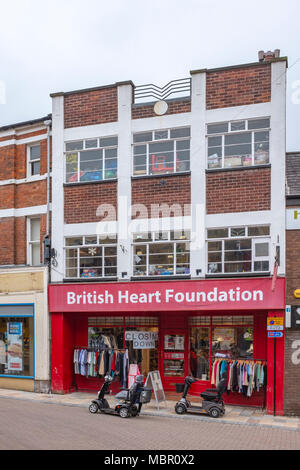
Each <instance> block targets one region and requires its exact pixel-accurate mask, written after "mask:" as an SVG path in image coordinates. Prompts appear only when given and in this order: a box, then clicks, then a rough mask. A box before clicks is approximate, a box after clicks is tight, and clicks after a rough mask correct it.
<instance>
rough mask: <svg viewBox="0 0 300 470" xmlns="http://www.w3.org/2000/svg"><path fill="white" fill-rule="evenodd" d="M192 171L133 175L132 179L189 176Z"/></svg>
mask: <svg viewBox="0 0 300 470" xmlns="http://www.w3.org/2000/svg"><path fill="white" fill-rule="evenodd" d="M190 174H191V172H190V171H180V172H179V171H178V172H177V173H164V174H161V175H137V176H131V179H132V180H139V179H151V178H169V177H171V176H188V175H190Z"/></svg>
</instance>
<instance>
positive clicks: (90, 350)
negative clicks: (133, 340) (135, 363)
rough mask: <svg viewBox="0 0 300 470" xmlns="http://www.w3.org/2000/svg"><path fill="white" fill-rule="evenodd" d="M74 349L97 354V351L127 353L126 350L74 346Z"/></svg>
mask: <svg viewBox="0 0 300 470" xmlns="http://www.w3.org/2000/svg"><path fill="white" fill-rule="evenodd" d="M74 349H86V350H87V351H89V352H99V351H127V349H128V348H126V349H124V348H89V347H87V346H75V347H74Z"/></svg>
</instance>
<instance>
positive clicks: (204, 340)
mask: <svg viewBox="0 0 300 470" xmlns="http://www.w3.org/2000/svg"><path fill="white" fill-rule="evenodd" d="M209 346H210V328H206V327H192V328H191V329H190V364H189V366H190V373H191V375H192V376H193V377H195V378H197V379H200V380H209V353H210V348H209Z"/></svg>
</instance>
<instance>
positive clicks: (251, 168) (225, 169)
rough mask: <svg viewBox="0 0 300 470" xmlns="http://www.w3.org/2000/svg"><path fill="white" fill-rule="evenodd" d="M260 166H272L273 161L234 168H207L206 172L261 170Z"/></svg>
mask: <svg viewBox="0 0 300 470" xmlns="http://www.w3.org/2000/svg"><path fill="white" fill-rule="evenodd" d="M260 168H271V163H268V164H266V165H253V166H237V167H233V168H207V169H206V170H205V173H217V172H224V171H244V170H259V169H260Z"/></svg>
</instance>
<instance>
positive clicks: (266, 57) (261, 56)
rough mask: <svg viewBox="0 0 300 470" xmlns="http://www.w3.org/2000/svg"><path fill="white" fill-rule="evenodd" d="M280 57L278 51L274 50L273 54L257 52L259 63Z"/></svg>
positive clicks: (270, 52)
mask: <svg viewBox="0 0 300 470" xmlns="http://www.w3.org/2000/svg"><path fill="white" fill-rule="evenodd" d="M279 57H280V49H275V51H274V52H272V51H268V52H264V51H259V53H258V60H259V62H270V61H271V60H272V59H278V58H279Z"/></svg>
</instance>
